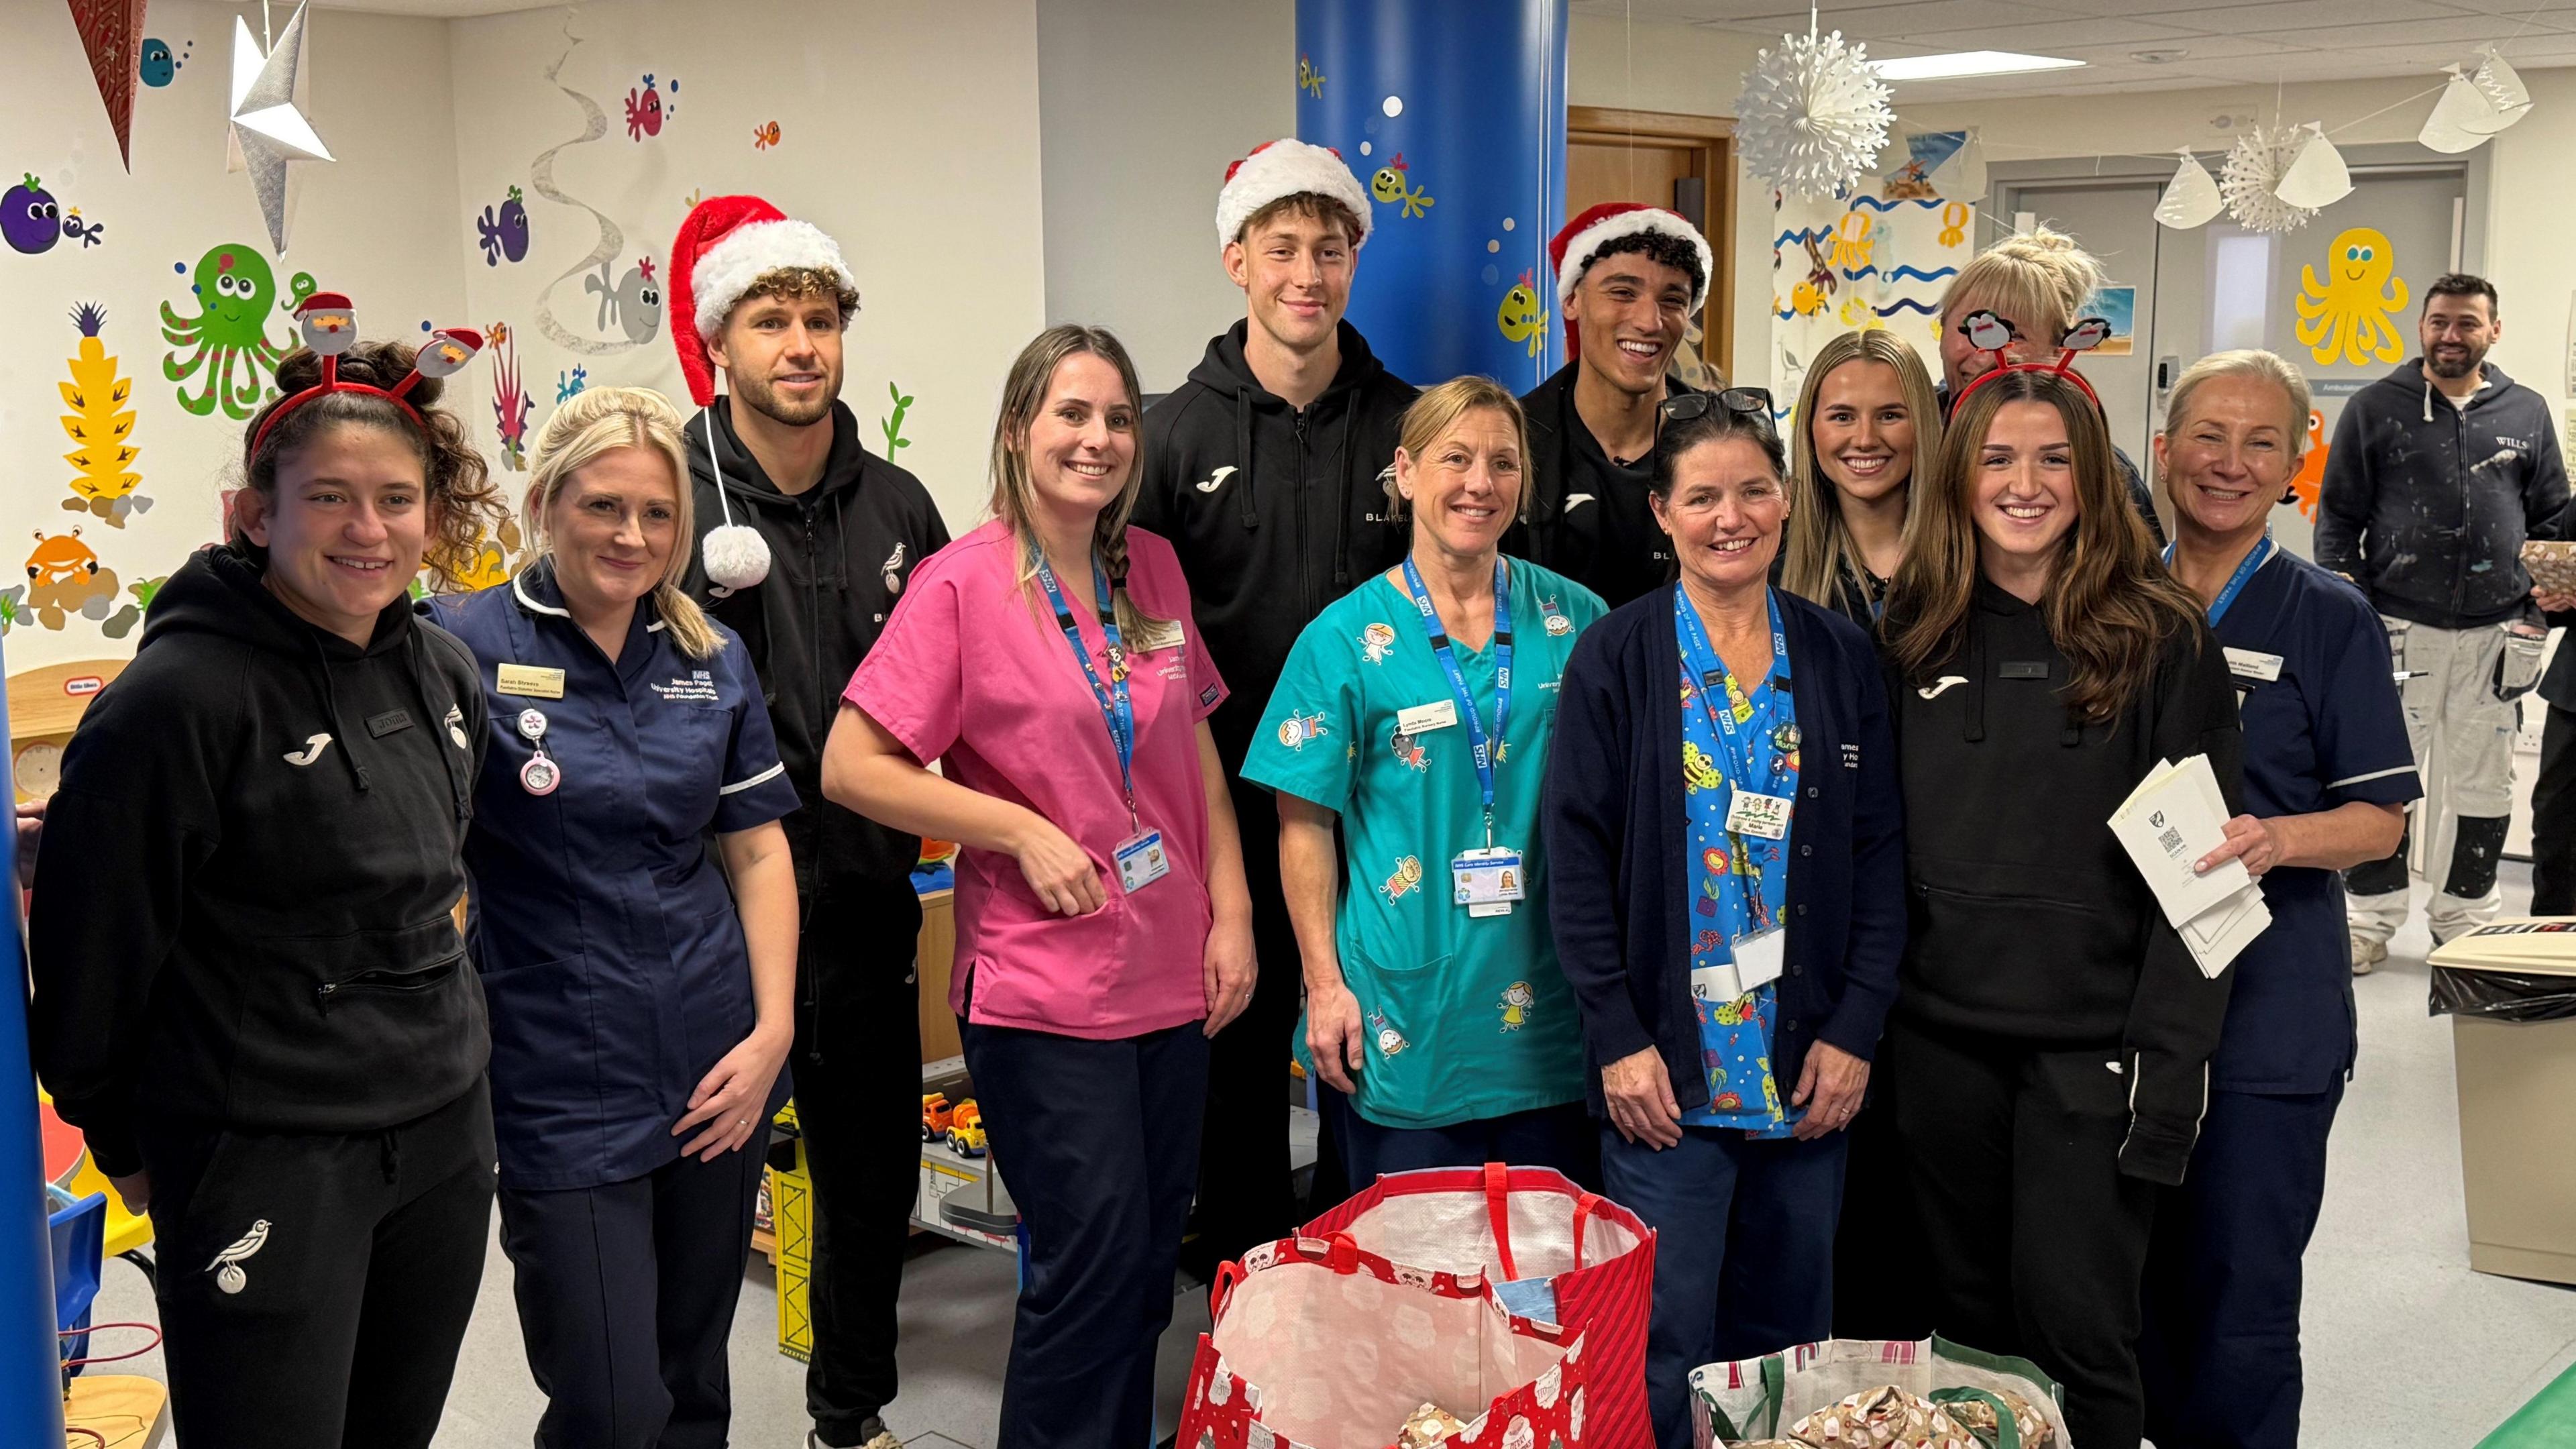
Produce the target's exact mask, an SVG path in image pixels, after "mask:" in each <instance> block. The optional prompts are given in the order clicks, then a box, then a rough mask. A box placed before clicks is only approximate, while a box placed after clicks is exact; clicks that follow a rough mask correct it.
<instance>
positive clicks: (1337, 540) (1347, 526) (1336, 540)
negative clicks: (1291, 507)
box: [1333, 399, 1360, 595]
mask: <svg viewBox="0 0 2576 1449" xmlns="http://www.w3.org/2000/svg"><path fill="white" fill-rule="evenodd" d="M1359 411H1360V408H1359V403H1358V401H1357V400H1356V399H1354V400H1353V401H1352V403H1351V405H1350V406H1349V407H1346V408H1344V409H1342V444H1341V451H1340V452H1338V453H1336V454H1334V462H1336V463H1337V464H1339V465H1340V472H1341V475H1342V506H1341V508H1340V509H1339V510H1337V512H1336V513H1335V516H1334V518H1333V592H1334V593H1335V594H1336V595H1339V594H1340V593H1341V592H1342V591H1343V590H1346V589H1348V588H1349V587H1350V586H1351V420H1352V419H1354V418H1356V417H1358V416H1359Z"/></svg>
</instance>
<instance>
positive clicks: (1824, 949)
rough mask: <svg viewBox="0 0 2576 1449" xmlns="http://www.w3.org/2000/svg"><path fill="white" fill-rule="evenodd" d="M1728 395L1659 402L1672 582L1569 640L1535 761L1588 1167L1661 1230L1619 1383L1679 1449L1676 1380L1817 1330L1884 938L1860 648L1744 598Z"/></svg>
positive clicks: (1743, 444) (1770, 449) (1760, 556)
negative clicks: (1632, 1351)
mask: <svg viewBox="0 0 2576 1449" xmlns="http://www.w3.org/2000/svg"><path fill="white" fill-rule="evenodd" d="M1734 396H1735V395H1734V394H1710V393H1699V394H1686V395H1683V396H1680V397H1676V398H1674V399H1672V400H1670V401H1668V402H1667V403H1665V404H1664V413H1663V418H1662V428H1661V432H1660V435H1659V436H1658V438H1657V440H1656V444H1655V453H1654V484H1653V500H1652V502H1653V508H1654V514H1655V519H1656V522H1657V523H1658V525H1660V526H1661V527H1662V528H1663V530H1664V531H1665V532H1666V533H1667V534H1669V535H1671V537H1672V540H1673V552H1674V555H1675V557H1676V558H1677V559H1678V560H1679V565H1680V569H1679V571H1680V579H1679V581H1678V582H1677V583H1676V584H1675V585H1674V587H1672V588H1670V589H1661V590H1657V591H1656V592H1654V593H1652V594H1649V595H1647V596H1646V597H1644V598H1641V599H1638V600H1636V601H1634V602H1632V603H1630V604H1627V605H1626V606H1624V607H1622V608H1619V609H1617V610H1615V611H1613V612H1612V613H1611V614H1610V615H1609V616H1608V617H1607V618H1605V619H1603V620H1602V621H1601V622H1600V623H1598V624H1595V625H1594V626H1593V627H1592V628H1591V629H1589V630H1587V631H1586V632H1585V633H1584V635H1583V637H1582V638H1581V639H1580V640H1579V641H1578V642H1577V643H1576V645H1575V648H1574V654H1573V657H1572V658H1571V659H1570V660H1569V661H1568V662H1567V664H1566V668H1565V676H1564V681H1563V687H1562V690H1561V694H1560V698H1559V701H1558V705H1557V723H1556V739H1555V742H1554V744H1553V746H1552V748H1551V749H1550V751H1549V755H1548V771H1547V801H1546V817H1545V821H1546V830H1547V847H1548V850H1549V853H1550V857H1551V860H1552V862H1553V868H1554V869H1555V871H1556V873H1557V874H1556V886H1555V889H1554V891H1553V892H1552V893H1551V901H1550V910H1551V912H1552V913H1553V917H1554V929H1555V934H1556V943H1557V951H1558V954H1559V956H1560V958H1561V959H1562V961H1563V963H1564V969H1565V977H1566V980H1567V981H1568V982H1569V983H1571V984H1572V986H1573V988H1574V994H1575V997H1576V1000H1577V1002H1578V1004H1579V1006H1580V1009H1581V1011H1582V1014H1583V1029H1584V1036H1585V1043H1586V1052H1587V1055H1588V1057H1589V1066H1590V1068H1591V1081H1590V1097H1591V1105H1592V1110H1593V1112H1594V1113H1595V1114H1596V1115H1597V1116H1599V1117H1601V1118H1603V1119H1604V1124H1603V1127H1602V1130H1601V1146H1602V1174H1603V1177H1604V1179H1605V1180H1606V1185H1607V1187H1608V1189H1609V1193H1610V1196H1612V1197H1613V1198H1615V1199H1617V1200H1618V1201H1620V1202H1622V1203H1624V1204H1626V1205H1627V1206H1629V1207H1631V1208H1633V1209H1635V1210H1636V1211H1637V1212H1638V1213H1639V1214H1640V1215H1641V1216H1642V1217H1644V1218H1645V1220H1646V1221H1647V1222H1649V1223H1651V1224H1653V1225H1654V1226H1655V1227H1656V1228H1657V1229H1659V1230H1660V1238H1659V1241H1658V1244H1657V1249H1656V1255H1657V1260H1658V1261H1657V1263H1656V1271H1655V1302H1654V1314H1653V1321H1652V1325H1651V1327H1650V1329H1649V1331H1648V1338H1647V1350H1646V1369H1647V1385H1646V1387H1647V1395H1648V1399H1649V1401H1650V1403H1651V1406H1652V1409H1653V1413H1654V1418H1655V1432H1656V1437H1657V1438H1658V1440H1659V1441H1661V1442H1662V1443H1663V1444H1664V1445H1665V1446H1667V1449H1670V1446H1675V1445H1687V1444H1689V1443H1690V1442H1691V1430H1690V1421H1689V1417H1688V1413H1687V1402H1686V1398H1685V1394H1686V1387H1687V1386H1686V1383H1685V1379H1686V1376H1687V1375H1688V1373H1689V1371H1690V1370H1691V1369H1692V1368H1694V1367H1696V1366H1698V1365H1700V1364H1703V1363H1708V1362H1712V1361H1716V1360H1722V1359H1730V1358H1741V1357H1749V1356H1752V1355H1755V1354H1763V1353H1769V1352H1772V1351H1774V1350H1776V1349H1779V1348H1783V1347H1785V1346H1788V1345H1790V1344H1796V1343H1804V1342H1808V1341H1811V1340H1814V1339H1820V1338H1824V1337H1826V1336H1828V1335H1829V1334H1830V1332H1831V1331H1832V1324H1831V1308H1832V1303H1833V1240H1834V1222H1835V1219H1836V1217H1837V1215H1838V1214H1839V1212H1840V1210H1841V1204H1842V1170H1843V1153H1844V1143H1845V1141H1846V1139H1845V1137H1844V1136H1843V1129H1844V1128H1845V1127H1847V1126H1849V1125H1850V1123H1851V1119H1852V1116H1853V1114H1854V1113H1855V1112H1857V1111H1858V1110H1859V1108H1860V1104H1861V1098H1862V1095H1863V1093H1864V1092H1865V1090H1866V1088H1867V1085H1868V1081H1869V1060H1870V1056H1871V1054H1872V1053H1873V1052H1874V1051H1875V1050H1876V1048H1877V1045H1878V1034H1879V1027H1880V1025H1881V1024H1882V1023H1883V1022H1884V1021H1885V1020H1886V1017H1887V1011H1888V1007H1889V1005H1890V1003H1891V1002H1893V1001H1894V999H1895V996H1896V971H1897V961H1898V958H1899V956H1900V955H1901V954H1902V953H1903V950H1904V945H1905V919H1906V915H1905V842H1904V833H1903V825H1902V823H1901V811H1902V807H1901V803H1900V800H1901V797H1900V794H1899V790H1898V786H1897V780H1896V753H1895V745H1894V741H1893V739H1892V737H1891V736H1890V734H1889V731H1888V710H1887V699H1886V694H1885V686H1884V684H1883V682H1882V678H1881V675H1880V671H1879V665H1878V661H1877V659H1876V657H1875V655H1874V653H1873V651H1872V649H1871V646H1870V642H1869V639H1868V638H1867V636H1865V635H1863V634H1862V633H1861V631H1860V630H1859V628H1857V627H1856V626H1854V625H1853V624H1852V623H1851V622H1850V621H1848V620H1846V619H1843V618H1841V617H1839V616H1837V615H1835V614H1832V613H1830V612H1828V611H1826V610H1824V609H1821V608H1818V607H1817V606H1815V605H1813V604H1810V603H1808V602H1806V601H1805V600H1803V599H1800V598H1797V597H1796V596H1794V595H1790V594H1786V593H1782V592H1780V591H1778V590H1776V589H1773V588H1772V587H1770V584H1769V576H1770V570H1771V564H1772V560H1773V559H1774V558H1775V557H1776V556H1777V555H1778V553H1779V550H1780V535H1781V525H1782V522H1783V520H1784V519H1785V517H1786V516H1787V513H1788V504H1787V500H1786V495H1785V491H1784V488H1783V484H1782V474H1783V473H1784V471H1785V469H1784V467H1783V460H1782V458H1781V452H1780V442H1779V439H1778V438H1777V436H1776V435H1774V434H1773V433H1772V431H1771V429H1770V426H1769V412H1768V408H1767V407H1761V406H1759V404H1758V403H1756V404H1755V406H1748V407H1746V408H1744V409H1743V410H1741V411H1739V410H1737V408H1736V407H1735V406H1734V404H1733V402H1732V401H1731V399H1732V398H1733V397H1734ZM1746 401H1747V402H1754V399H1752V398H1748V399H1746ZM1757 407H1758V408H1759V410H1758V411H1757V410H1756V408H1757ZM1677 686H1678V688H1677ZM1738 1233H1741V1234H1742V1236H1741V1237H1740V1238H1739V1237H1738V1236H1737V1234H1738ZM1730 1259H1731V1261H1730Z"/></svg>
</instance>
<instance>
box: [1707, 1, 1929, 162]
mask: <svg viewBox="0 0 2576 1449" xmlns="http://www.w3.org/2000/svg"><path fill="white" fill-rule="evenodd" d="M1864 52H1865V47H1863V46H1860V45H1846V44H1844V43H1843V35H1842V32H1841V31H1839V30H1836V31H1832V32H1829V33H1827V34H1825V35H1818V34H1816V33H1815V31H1814V30H1813V29H1810V30H1809V31H1808V32H1807V33H1806V34H1805V35H1784V36H1782V37H1780V43H1779V44H1778V45H1776V46H1772V47H1771V48H1769V49H1767V50H1764V51H1763V52H1762V54H1761V55H1760V56H1759V57H1757V58H1756V59H1755V60H1754V62H1753V68H1752V69H1751V70H1748V71H1746V72H1745V73H1744V92H1743V94H1741V95H1739V96H1737V97H1736V98H1735V144H1736V148H1737V153H1738V154H1739V155H1741V156H1742V157H1743V158H1744V165H1745V169H1746V170H1748V171H1750V172H1752V173H1753V175H1754V176H1756V177H1757V178H1759V179H1761V180H1762V181H1764V182H1766V183H1768V184H1770V185H1772V186H1775V187H1777V188H1779V189H1780V190H1782V191H1784V192H1787V193H1790V194H1791V195H1795V196H1809V197H1819V198H1825V197H1832V196H1834V195H1836V194H1838V193H1840V192H1842V191H1845V190H1847V189H1849V188H1850V187H1851V186H1853V185H1854V184H1855V183H1856V182H1858V181H1859V179H1860V178H1861V177H1862V176H1863V175H1865V174H1866V173H1867V172H1868V171H1869V170H1870V168H1871V167H1873V166H1875V165H1876V164H1877V162H1878V153H1879V152H1880V151H1881V150H1882V149H1884V148H1885V147H1886V145H1887V129H1888V126H1889V124H1890V123H1891V122H1892V121H1893V120H1894V119H1895V117H1894V116H1893V115H1892V114H1891V113H1890V112H1889V110H1888V108H1887V102H1888V92H1887V84H1886V82H1884V81H1881V80H1880V79H1879V78H1878V72H1876V71H1874V70H1871V69H1870V68H1869V58H1868V56H1867V55H1866V54H1865V53H1864Z"/></svg>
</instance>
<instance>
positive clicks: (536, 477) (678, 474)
mask: <svg viewBox="0 0 2576 1449" xmlns="http://www.w3.org/2000/svg"><path fill="white" fill-rule="evenodd" d="M680 427H681V421H680V413H679V410H678V409H676V408H674V407H672V406H671V400H670V399H669V398H666V397H664V396H662V395H661V394H660V393H658V392H655V391H653V390H652V389H651V388H647V387H594V388H590V389H588V390H586V391H583V392H579V393H576V394H574V395H573V396H572V398H571V399H569V400H568V401H566V402H565V403H564V404H563V405H562V406H561V407H558V408H556V409H555V411H554V415H553V416H551V417H549V418H547V419H546V425H545V427H544V428H543V429H542V430H540V431H539V433H538V434H537V443H536V449H535V461H534V462H532V463H531V464H530V465H529V468H530V481H529V484H528V498H527V503H526V506H525V509H524V511H523V513H522V517H523V519H524V521H525V522H526V525H527V530H528V537H529V538H530V539H531V540H533V541H534V546H533V547H532V548H531V549H530V550H529V552H528V556H527V557H526V558H525V559H523V560H522V561H521V562H520V564H519V569H520V571H521V572H522V573H524V572H526V571H527V570H528V569H529V568H530V567H531V566H533V565H534V564H535V563H536V562H537V561H538V560H540V559H544V558H547V557H550V556H551V555H552V554H553V553H554V539H553V536H552V535H551V534H550V533H549V532H548V530H547V528H546V517H547V515H548V514H549V513H551V512H552V511H553V508H554V504H555V499H556V498H557V497H558V496H559V495H560V494H561V493H562V492H563V487H564V484H565V483H566V482H567V481H569V480H570V479H571V477H572V475H573V474H575V473H577V472H579V471H581V470H582V469H583V468H586V467H588V466H589V465H590V464H592V463H594V462H596V461H598V460H599V458H600V457H601V456H602V455H603V454H607V453H611V452H614V451H616V450H617V449H619V448H642V449H646V450H648V451H651V452H655V453H659V454H661V455H662V457H663V459H664V461H666V462H668V463H669V464H670V465H671V480H672V491H673V492H674V493H675V494H677V495H678V499H679V502H678V506H677V509H678V511H677V514H676V518H677V522H678V525H679V528H678V542H677V544H676V545H675V546H674V547H673V548H672V550H671V557H670V558H669V560H668V561H666V562H665V563H664V564H663V566H662V578H661V580H660V582H658V583H656V584H655V585H654V586H653V608H654V611H655V612H656V613H658V614H659V615H660V616H661V619H662V628H663V630H664V631H665V632H667V633H668V634H669V635H670V636H671V642H672V643H674V644H676V645H678V646H679V649H680V652H681V653H682V654H685V655H687V656H688V657H689V658H691V659H706V658H709V657H712V656H713V655H714V654H715V652H716V651H717V650H719V649H722V648H723V647H724V636H723V635H721V634H719V633H717V632H716V628H715V625H714V624H712V623H710V622H709V621H708V619H707V616H706V611H705V610H703V609H700V608H699V607H698V604H697V601H696V600H695V599H692V598H690V597H689V596H688V594H686V593H685V592H683V591H682V590H681V588H680V580H681V579H683V578H685V577H687V575H688V571H689V557H690V552H691V550H693V549H694V548H696V547H697V521H696V520H697V510H696V508H695V507H694V501H695V494H696V488H695V486H694V485H693V484H692V483H691V481H690V478H689V455H688V450H687V447H686V445H685V444H684V443H683V442H682V441H681V436H680Z"/></svg>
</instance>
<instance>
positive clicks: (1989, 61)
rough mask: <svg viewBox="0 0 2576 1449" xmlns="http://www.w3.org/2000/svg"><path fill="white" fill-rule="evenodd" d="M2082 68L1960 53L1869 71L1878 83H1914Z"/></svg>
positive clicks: (1877, 64) (2050, 60) (2007, 54)
mask: <svg viewBox="0 0 2576 1449" xmlns="http://www.w3.org/2000/svg"><path fill="white" fill-rule="evenodd" d="M2082 64H2084V62H2082V61H2080V60H2062V59H2060V58H2058V57H2056V56H2053V55H2019V54H2016V53H2014V52H2012V51H2009V50H1959V51H1952V52H1951V53H1949V54H1947V55H1910V56H1903V57H1900V58H1898V59H1896V60H1873V61H1871V62H1870V63H1869V68H1870V69H1871V70H1874V71H1877V72H1878V77H1879V79H1881V80H1891V81H1916V80H1950V79H1953V78H1956V77H1959V76H1970V75H2017V74H2019V73H2021V72H2023V71H2033V70H2073V69H2075V68H2076V67H2077V66H2080V65H2082Z"/></svg>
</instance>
